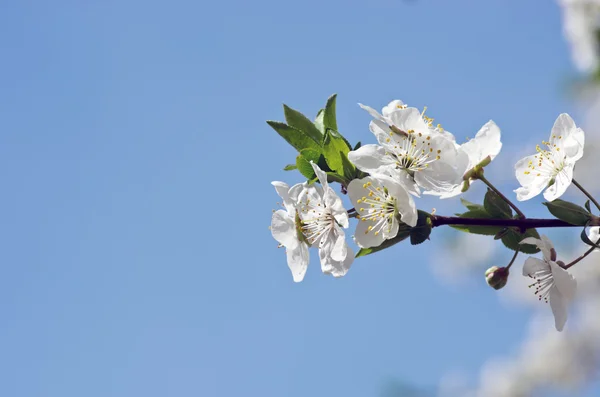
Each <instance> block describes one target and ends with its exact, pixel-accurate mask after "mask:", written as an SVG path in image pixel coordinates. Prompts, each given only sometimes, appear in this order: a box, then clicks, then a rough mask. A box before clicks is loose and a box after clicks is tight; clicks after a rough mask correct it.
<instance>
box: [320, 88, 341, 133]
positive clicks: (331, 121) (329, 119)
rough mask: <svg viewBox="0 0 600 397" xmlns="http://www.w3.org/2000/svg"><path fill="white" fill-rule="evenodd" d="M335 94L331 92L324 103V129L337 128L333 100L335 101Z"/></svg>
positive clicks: (335, 129)
mask: <svg viewBox="0 0 600 397" xmlns="http://www.w3.org/2000/svg"><path fill="white" fill-rule="evenodd" d="M336 98H337V94H333V95H332V96H330V97H329V98H328V99H327V103H326V104H325V111H324V112H323V113H324V114H323V125H324V126H325V130H327V129H332V130H334V131H337V130H338V126H337V119H336V116H335V102H336Z"/></svg>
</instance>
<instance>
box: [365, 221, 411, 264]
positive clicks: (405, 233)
mask: <svg viewBox="0 0 600 397" xmlns="http://www.w3.org/2000/svg"><path fill="white" fill-rule="evenodd" d="M409 236H410V227H404V228H403V227H402V226H400V229H399V230H398V234H396V237H394V238H391V239H389V240H385V241H384V242H383V243H381V245H380V246H377V247H371V248H361V249H360V250H359V251H358V252H357V253H356V256H355V258H360V257H361V256H366V255H369V254H372V253H375V252H378V251H382V250H384V249H386V248H389V247H391V246H392V245H394V244H398V243H399V242H401V241H404V240H406V239H407V238H408V237H409Z"/></svg>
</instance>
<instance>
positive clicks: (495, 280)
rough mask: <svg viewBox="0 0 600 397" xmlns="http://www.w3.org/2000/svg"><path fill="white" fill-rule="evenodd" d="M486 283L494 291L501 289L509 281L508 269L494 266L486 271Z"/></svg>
mask: <svg viewBox="0 0 600 397" xmlns="http://www.w3.org/2000/svg"><path fill="white" fill-rule="evenodd" d="M485 281H486V282H487V283H488V285H489V286H490V287H492V288H493V289H500V288H502V287H504V286H505V285H506V282H507V281H508V269H507V268H506V267H498V266H492V267H490V268H489V269H487V270H486V271H485Z"/></svg>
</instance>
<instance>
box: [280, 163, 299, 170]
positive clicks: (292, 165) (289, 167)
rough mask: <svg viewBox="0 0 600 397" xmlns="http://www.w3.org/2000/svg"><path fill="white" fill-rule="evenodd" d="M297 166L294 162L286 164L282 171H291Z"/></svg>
mask: <svg viewBox="0 0 600 397" xmlns="http://www.w3.org/2000/svg"><path fill="white" fill-rule="evenodd" d="M297 168H298V167H296V164H288V165H286V166H285V167H283V170H284V171H292V170H295V169H297Z"/></svg>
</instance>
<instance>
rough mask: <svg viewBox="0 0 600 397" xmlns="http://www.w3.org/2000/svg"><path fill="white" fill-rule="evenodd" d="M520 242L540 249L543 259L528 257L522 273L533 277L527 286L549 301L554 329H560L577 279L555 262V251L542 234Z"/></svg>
mask: <svg viewBox="0 0 600 397" xmlns="http://www.w3.org/2000/svg"><path fill="white" fill-rule="evenodd" d="M520 244H531V245H535V246H537V247H538V248H539V249H540V250H541V251H542V254H543V256H544V260H540V259H537V258H528V259H527V260H526V261H525V264H524V265H523V275H524V276H527V277H531V278H533V279H535V282H534V283H533V284H531V285H530V286H529V287H530V288H535V294H536V295H537V296H538V298H539V300H540V301H541V300H544V301H545V302H550V308H551V309H552V314H554V324H555V326H556V330H557V331H562V330H563V327H564V326H565V323H566V322H567V305H568V304H569V302H570V301H571V300H572V299H573V297H574V296H575V290H576V288H577V281H576V280H575V278H574V277H573V276H572V275H571V274H569V272H567V271H566V270H565V269H563V268H562V267H560V266H559V265H558V263H556V251H555V250H554V246H553V245H552V242H551V241H550V239H548V237H546V236H542V239H541V240H538V239H536V238H533V237H528V238H526V239H523V240H522V241H521V243H520Z"/></svg>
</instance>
